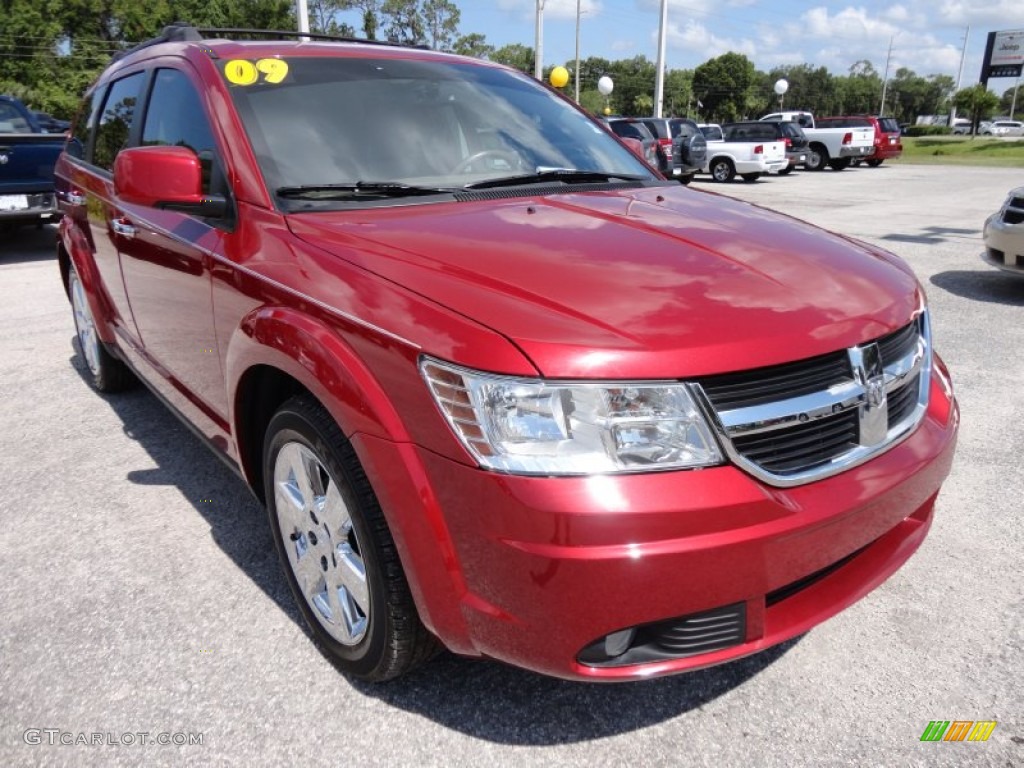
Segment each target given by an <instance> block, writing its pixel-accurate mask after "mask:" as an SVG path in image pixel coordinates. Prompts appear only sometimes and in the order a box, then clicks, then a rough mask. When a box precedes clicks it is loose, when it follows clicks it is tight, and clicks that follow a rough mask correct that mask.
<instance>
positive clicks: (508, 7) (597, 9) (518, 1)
mask: <svg viewBox="0 0 1024 768" xmlns="http://www.w3.org/2000/svg"><path fill="white" fill-rule="evenodd" d="M498 8H500V9H501V10H503V11H519V12H521V13H522V14H523V15H524V16H528V17H529V18H531V19H532V18H534V17H535V15H536V13H537V2H536V0H498ZM580 13H581V14H584V13H585V14H588V15H590V16H594V15H597V14H599V13H601V0H581V2H580ZM544 18H545V19H548V18H552V19H575V18H576V0H544Z"/></svg>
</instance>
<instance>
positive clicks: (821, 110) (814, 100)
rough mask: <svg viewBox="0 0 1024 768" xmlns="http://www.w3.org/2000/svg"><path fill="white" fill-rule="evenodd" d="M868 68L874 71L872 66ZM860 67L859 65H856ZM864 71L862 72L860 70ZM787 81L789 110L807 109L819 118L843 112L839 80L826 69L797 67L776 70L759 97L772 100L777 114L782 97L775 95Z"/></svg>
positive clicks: (771, 103) (879, 84) (805, 65)
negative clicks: (775, 89) (781, 84)
mask: <svg viewBox="0 0 1024 768" xmlns="http://www.w3.org/2000/svg"><path fill="white" fill-rule="evenodd" d="M861 63H862V64H867V67H868V68H870V66H871V65H870V63H868V62H861ZM854 66H856V65H854ZM858 71H860V70H858ZM780 79H782V80H785V81H786V82H787V83H789V90H788V91H786V94H785V96H783V106H784V107H785V108H786V109H804V110H807V111H808V112H813V113H814V114H816V115H831V114H835V113H836V112H838V111H840V110H841V108H842V104H841V102H842V96H841V95H840V85H839V84H838V83H837V82H836V78H835V77H834V76H833V75H832V74H830V73H829V71H828V70H827V69H825V67H812V66H811V65H810V64H800V65H797V66H788V67H775V68H774V69H772V70H771V71H770V72H769V73H768V76H767V77H765V78H764V79H763V80H762V81H761V83H762V85H761V87H760V88H758V94H757V95H758V96H760V97H761V98H764V96H768V99H769V101H768V103H769V104H770V105H771V109H770V110H768V111H775V110H776V109H777V108H778V106H779V104H778V96H776V95H775V91H774V88H775V83H776V82H777V81H778V80H780ZM881 89H882V83H881V81H879V82H878V92H879V94H881V92H882V90H881Z"/></svg>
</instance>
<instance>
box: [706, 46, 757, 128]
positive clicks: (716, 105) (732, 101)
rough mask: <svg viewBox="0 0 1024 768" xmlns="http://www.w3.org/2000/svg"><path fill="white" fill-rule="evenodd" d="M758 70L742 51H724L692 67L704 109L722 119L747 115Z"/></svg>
mask: <svg viewBox="0 0 1024 768" xmlns="http://www.w3.org/2000/svg"><path fill="white" fill-rule="evenodd" d="M756 82H757V70H755V69H754V64H753V62H752V61H750V59H748V58H747V57H746V56H744V55H743V54H741V53H725V54H722V55H721V56H718V57H717V58H714V59H710V60H708V61H705V62H704V63H703V64H701V65H700V66H698V67H697V68H696V69H695V70H693V91H694V93H695V94H696V97H697V98H698V99H699V100H700V101H701V102H702V103H703V104H704V107H703V112H704V114H706V115H709V116H711V117H712V118H714V119H715V120H717V121H719V122H728V121H730V120H737V119H739V118H740V117H744V116H746V115H747V112H748V109H747V105H748V102H749V101H750V97H751V89H752V88H753V86H754V85H755V83H756Z"/></svg>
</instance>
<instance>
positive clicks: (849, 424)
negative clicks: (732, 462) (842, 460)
mask: <svg viewBox="0 0 1024 768" xmlns="http://www.w3.org/2000/svg"><path fill="white" fill-rule="evenodd" d="M733 445H735V446H736V449H737V450H738V451H739V452H740V453H742V454H743V455H744V456H746V457H747V458H748V459H750V460H751V461H753V462H756V463H757V464H759V465H760V466H762V467H764V468H765V469H767V470H768V471H769V472H779V473H782V472H792V471H793V470H798V469H807V468H809V467H814V466H817V465H818V464H822V463H824V462H827V461H829V460H831V459H833V458H835V457H836V456H841V455H842V454H843V453H845V452H846V451H848V450H850V449H851V448H853V447H854V446H856V445H857V413H856V411H852V410H850V411H844V412H842V413H839V414H836V415H835V416H826V417H825V418H822V419H816V420H815V421H810V422H807V423H805V424H797V425H796V426H793V427H783V428H782V429H773V430H770V431H768V432H758V433H754V434H753V435H750V436H748V437H736V438H733Z"/></svg>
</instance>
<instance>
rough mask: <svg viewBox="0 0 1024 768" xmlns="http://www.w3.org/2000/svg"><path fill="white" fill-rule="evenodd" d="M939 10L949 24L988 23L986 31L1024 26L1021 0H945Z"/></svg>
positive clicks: (1023, 11) (939, 15) (984, 24)
mask: <svg viewBox="0 0 1024 768" xmlns="http://www.w3.org/2000/svg"><path fill="white" fill-rule="evenodd" d="M932 7H933V8H934V5H933V6H932ZM937 11H938V13H937V15H938V17H939V18H940V19H941V20H942V21H944V22H945V23H947V24H958V25H961V26H966V25H967V24H970V25H972V26H978V27H984V26H986V25H987V26H988V27H989V29H986V30H985V31H986V32H998V31H1000V30H1003V29H1015V28H1017V27H1021V26H1024V3H1022V2H1021V0H944V2H942V3H941V4H940V5H939V7H938V9H937Z"/></svg>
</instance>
